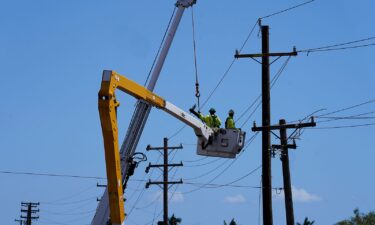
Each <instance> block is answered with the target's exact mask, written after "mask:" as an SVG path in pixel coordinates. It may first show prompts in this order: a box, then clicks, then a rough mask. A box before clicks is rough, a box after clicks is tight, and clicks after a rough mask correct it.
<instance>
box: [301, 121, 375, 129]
mask: <svg viewBox="0 0 375 225" xmlns="http://www.w3.org/2000/svg"><path fill="white" fill-rule="evenodd" d="M374 125H375V123H365V124H354V125H344V126H332V127H311V128H307V129H314V130H315V129H317V130H326V129H342V128H355V127H368V126H374Z"/></svg>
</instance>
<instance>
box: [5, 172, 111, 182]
mask: <svg viewBox="0 0 375 225" xmlns="http://www.w3.org/2000/svg"><path fill="white" fill-rule="evenodd" d="M0 173H3V174H17V175H31V176H47V177H65V178H81V179H96V180H105V179H106V178H105V177H95V176H81V175H67V174H55V173H33V172H16V171H10V170H1V171H0Z"/></svg>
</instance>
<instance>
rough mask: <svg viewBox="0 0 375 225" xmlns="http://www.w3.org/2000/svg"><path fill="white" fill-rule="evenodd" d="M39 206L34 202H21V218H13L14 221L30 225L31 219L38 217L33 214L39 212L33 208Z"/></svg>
mask: <svg viewBox="0 0 375 225" xmlns="http://www.w3.org/2000/svg"><path fill="white" fill-rule="evenodd" d="M38 206H39V202H38V203H34V202H21V207H22V208H21V216H20V218H21V220H17V219H16V220H14V221H15V222H19V223H20V225H22V224H24V225H31V223H32V221H33V220H37V219H39V216H34V215H33V214H35V213H37V212H39V209H34V208H36V207H38Z"/></svg>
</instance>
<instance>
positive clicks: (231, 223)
mask: <svg viewBox="0 0 375 225" xmlns="http://www.w3.org/2000/svg"><path fill="white" fill-rule="evenodd" d="M224 225H227V222H225V220H224ZM229 225H237V223H236V221H234V219H232V220H231V221H230V223H229Z"/></svg>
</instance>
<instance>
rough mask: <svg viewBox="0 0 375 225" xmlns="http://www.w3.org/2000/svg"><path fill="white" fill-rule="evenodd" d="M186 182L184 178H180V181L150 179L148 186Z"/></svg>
mask: <svg viewBox="0 0 375 225" xmlns="http://www.w3.org/2000/svg"><path fill="white" fill-rule="evenodd" d="M183 183H184V182H183V181H182V179H180V180H179V181H168V182H164V181H151V180H149V181H148V182H147V183H146V188H149V187H150V185H153V184H155V185H161V184H167V185H169V184H172V185H173V184H183Z"/></svg>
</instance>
